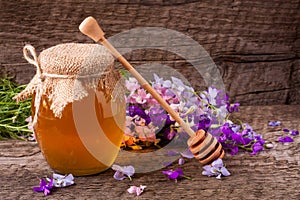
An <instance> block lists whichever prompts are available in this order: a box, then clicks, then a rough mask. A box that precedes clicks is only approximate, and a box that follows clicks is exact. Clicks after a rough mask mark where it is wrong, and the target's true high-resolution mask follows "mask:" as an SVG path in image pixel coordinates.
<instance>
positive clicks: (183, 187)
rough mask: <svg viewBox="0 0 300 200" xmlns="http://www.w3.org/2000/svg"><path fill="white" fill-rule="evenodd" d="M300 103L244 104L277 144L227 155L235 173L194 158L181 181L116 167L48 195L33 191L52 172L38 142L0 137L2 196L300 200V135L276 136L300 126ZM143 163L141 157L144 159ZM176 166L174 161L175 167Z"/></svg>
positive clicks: (245, 117)
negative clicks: (210, 173)
mask: <svg viewBox="0 0 300 200" xmlns="http://www.w3.org/2000/svg"><path fill="white" fill-rule="evenodd" d="M299 111H300V105H279V106H247V107H242V108H241V112H240V113H242V114H240V115H239V117H241V119H243V120H245V121H247V122H249V123H250V124H251V125H253V127H254V128H255V131H257V133H260V134H262V135H263V137H264V138H265V139H266V140H268V141H272V142H273V144H274V148H273V149H270V150H265V151H263V152H261V153H259V155H256V156H250V155H249V154H248V153H240V154H238V155H235V156H230V155H228V154H227V155H226V156H225V158H224V162H225V163H226V165H227V168H228V169H229V170H230V172H231V174H232V175H231V176H229V177H225V178H223V179H222V180H217V179H215V178H212V177H205V176H202V175H201V172H202V166H201V165H200V164H199V163H198V162H197V161H196V160H190V161H187V163H186V164H184V165H183V166H181V168H182V169H183V170H184V172H185V174H186V175H187V176H190V177H191V178H193V180H187V179H185V180H180V181H178V183H175V182H173V181H169V180H167V177H166V176H165V175H163V174H162V173H161V170H157V171H154V172H150V173H143V174H136V175H134V177H133V181H129V180H128V179H127V180H123V181H117V180H114V179H113V174H114V172H113V170H111V169H109V170H107V171H105V172H104V173H101V174H98V175H94V176H87V177H76V178H75V183H76V185H75V186H71V187H69V188H62V189H56V190H54V191H53V193H52V194H51V195H49V196H47V197H45V198H44V197H43V194H42V193H34V192H33V190H32V187H33V186H36V185H38V183H39V179H38V177H42V176H46V175H47V176H51V174H52V173H53V171H52V170H51V169H50V168H49V167H48V165H47V163H46V162H45V160H44V158H43V157H42V154H41V153H40V151H39V148H38V146H37V144H35V143H30V142H22V141H16V140H8V141H1V142H0V169H1V173H0V187H1V190H0V199H26V200H27V199H42V198H43V199H195V200H196V199H197V200H198V199H238V200H239V199H251V200H253V199H267V200H269V199H283V200H299V199H300V190H299V180H300V136H297V137H294V140H295V141H294V142H293V143H288V144H282V143H278V142H276V141H277V139H278V137H279V136H282V135H284V133H283V132H282V131H281V129H282V128H283V127H287V128H291V129H298V130H300V124H299V121H300V116H299V114H298V113H299ZM268 120H280V121H281V122H282V127H276V128H272V127H269V126H268V125H267V124H268ZM141 164H142V163H141ZM176 167H178V165H176V164H175V165H174V166H173V168H176ZM140 184H142V185H146V186H147V188H146V190H145V192H144V193H143V194H142V195H141V196H140V197H137V198H134V196H133V195H131V194H129V193H127V191H126V189H127V188H129V186H131V185H140Z"/></svg>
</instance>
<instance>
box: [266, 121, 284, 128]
mask: <svg viewBox="0 0 300 200" xmlns="http://www.w3.org/2000/svg"><path fill="white" fill-rule="evenodd" d="M268 125H269V126H272V127H275V126H280V125H281V122H280V121H270V122H269V124H268Z"/></svg>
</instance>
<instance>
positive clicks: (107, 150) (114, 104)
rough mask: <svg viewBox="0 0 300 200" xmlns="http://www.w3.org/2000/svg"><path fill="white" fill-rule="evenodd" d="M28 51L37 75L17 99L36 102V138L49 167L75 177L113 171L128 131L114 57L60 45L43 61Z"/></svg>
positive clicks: (29, 48) (89, 47)
mask: <svg viewBox="0 0 300 200" xmlns="http://www.w3.org/2000/svg"><path fill="white" fill-rule="evenodd" d="M25 47H26V48H24V56H25V58H26V59H27V60H28V61H30V62H31V63H32V64H35V65H36V66H37V75H36V76H35V77H34V78H33V79H32V81H31V82H30V83H29V84H28V86H27V88H26V89H25V90H24V91H22V92H21V93H20V94H18V95H17V96H16V97H15V98H16V99H17V100H22V99H25V98H27V97H29V96H31V95H32V96H33V101H32V105H33V106H32V113H33V128H34V133H35V136H36V140H37V142H38V144H39V146H40V149H41V151H42V154H43V155H44V157H45V159H46V161H47V162H48V164H49V165H50V167H51V168H52V169H54V170H55V171H57V172H59V173H62V174H67V173H72V174H73V175H75V176H82V175H90V174H96V173H99V172H102V171H104V170H106V169H107V168H109V167H110V166H111V165H112V164H113V162H114V161H115V159H116V157H117V155H118V152H119V148H120V145H121V142H122V137H123V130H124V127H125V102H124V99H123V98H124V96H123V94H122V90H123V88H121V87H122V84H120V75H119V73H118V72H116V71H115V70H114V69H113V57H112V56H111V55H110V54H109V53H108V52H106V50H105V49H104V48H103V47H102V46H100V45H97V44H74V43H68V44H61V45H57V46H54V47H52V48H49V49H46V50H44V51H43V52H41V54H40V55H39V57H38V58H37V57H36V55H35V51H33V50H34V49H33V47H32V46H25ZM28 52H30V53H31V54H32V55H31V57H29V56H28Z"/></svg>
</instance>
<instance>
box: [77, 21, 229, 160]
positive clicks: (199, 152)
mask: <svg viewBox="0 0 300 200" xmlns="http://www.w3.org/2000/svg"><path fill="white" fill-rule="evenodd" d="M79 30H80V31H81V32H82V33H83V34H85V35H87V36H88V37H90V38H91V39H92V40H94V41H95V42H98V43H100V44H102V45H103V46H104V47H106V48H107V49H108V50H109V51H110V52H111V54H112V55H113V56H114V57H116V58H117V59H118V61H119V62H120V63H121V64H122V65H123V66H124V68H126V69H127V70H128V71H129V72H130V73H131V75H132V76H134V77H135V78H136V79H137V80H138V82H139V83H140V84H141V85H142V87H143V88H144V89H145V90H147V91H148V92H149V93H150V94H151V95H152V96H153V98H155V99H156V100H157V101H158V103H159V104H160V105H161V106H162V107H163V108H164V109H165V110H166V111H167V112H168V113H169V114H170V116H171V117H172V118H173V119H175V121H176V122H177V123H178V124H179V125H180V126H181V127H182V128H183V130H184V131H185V132H186V133H187V134H188V135H189V136H190V138H189V140H188V146H189V147H190V151H191V152H192V153H193V154H194V157H195V158H196V159H197V160H199V162H200V163H202V164H210V163H212V162H213V161H214V160H216V159H218V158H223V157H224V150H223V149H222V145H221V144H220V143H219V142H218V141H217V139H216V138H215V137H214V136H212V135H211V134H210V133H208V132H205V131H204V130H198V131H197V132H196V133H195V132H194V131H193V130H192V129H191V127H190V126H189V125H188V124H187V123H185V122H184V121H183V119H182V118H181V117H180V116H179V114H178V113H177V112H176V111H174V110H173V109H172V108H171V107H170V106H169V104H168V103H167V102H166V101H165V100H164V99H163V98H162V97H161V96H160V95H159V94H158V93H157V92H156V90H154V89H153V88H152V87H151V86H150V84H149V83H148V82H147V81H146V80H145V79H144V78H143V77H142V76H141V75H140V74H139V73H138V72H137V71H136V70H135V69H134V67H133V66H132V65H131V64H130V63H129V62H128V61H127V60H126V59H125V58H124V57H123V56H122V55H121V54H120V53H119V52H118V51H117V50H116V49H115V48H114V47H113V46H112V45H111V44H110V42H109V41H107V40H106V38H105V37H104V32H103V31H102V29H101V28H100V26H99V24H98V23H97V21H96V20H95V19H94V18H93V17H87V18H86V19H85V20H84V21H83V22H82V23H81V24H80V26H79Z"/></svg>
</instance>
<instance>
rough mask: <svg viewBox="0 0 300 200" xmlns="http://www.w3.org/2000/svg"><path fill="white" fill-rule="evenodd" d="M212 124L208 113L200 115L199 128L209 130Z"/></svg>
mask: <svg viewBox="0 0 300 200" xmlns="http://www.w3.org/2000/svg"><path fill="white" fill-rule="evenodd" d="M210 125H211V120H210V119H209V117H208V116H207V115H200V116H199V122H198V130H200V129H202V130H204V131H208V129H209V127H210Z"/></svg>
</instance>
